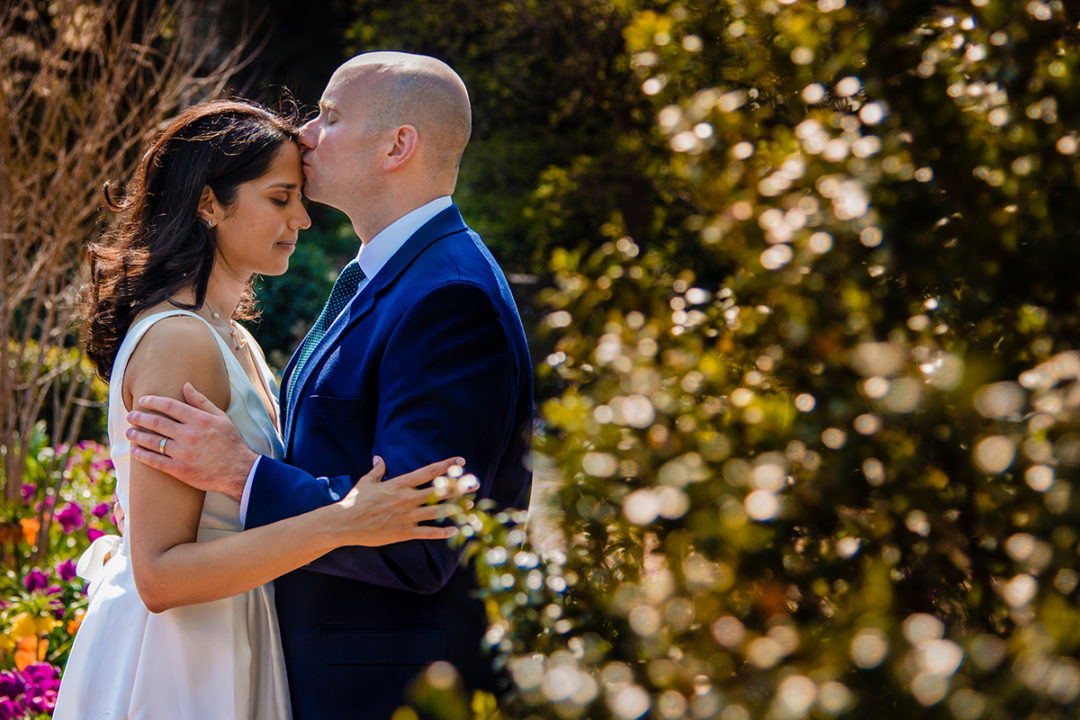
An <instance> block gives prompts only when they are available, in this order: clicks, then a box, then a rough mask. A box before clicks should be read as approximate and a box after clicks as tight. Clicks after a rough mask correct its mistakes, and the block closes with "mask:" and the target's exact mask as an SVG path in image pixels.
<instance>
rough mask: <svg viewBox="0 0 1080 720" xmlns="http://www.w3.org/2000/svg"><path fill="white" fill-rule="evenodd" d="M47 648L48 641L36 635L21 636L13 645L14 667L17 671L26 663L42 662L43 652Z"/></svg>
mask: <svg viewBox="0 0 1080 720" xmlns="http://www.w3.org/2000/svg"><path fill="white" fill-rule="evenodd" d="M48 650H49V641H48V640H46V639H45V638H39V637H37V636H36V635H31V636H29V637H24V638H21V639H20V640H19V641H18V643H17V644H16V647H15V667H16V668H18V670H19V672H22V671H23V670H25V669H26V667H27V666H28V665H33V664H34V663H39V662H44V661H45V653H46V652H48Z"/></svg>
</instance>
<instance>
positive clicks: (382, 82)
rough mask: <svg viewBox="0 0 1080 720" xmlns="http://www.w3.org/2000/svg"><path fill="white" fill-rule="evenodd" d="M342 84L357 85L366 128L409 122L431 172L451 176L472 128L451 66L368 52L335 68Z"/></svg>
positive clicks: (429, 59)
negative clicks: (366, 120)
mask: <svg viewBox="0 0 1080 720" xmlns="http://www.w3.org/2000/svg"><path fill="white" fill-rule="evenodd" d="M334 79H335V80H340V81H341V83H342V87H343V88H344V89H346V92H348V89H349V88H350V87H353V86H355V87H356V88H358V89H359V88H362V92H363V93H364V95H363V97H362V101H363V102H364V104H365V105H366V106H367V108H368V110H369V113H370V114H369V116H368V117H369V129H370V130H386V129H390V128H394V127H398V126H401V125H412V126H413V127H415V128H416V131H417V133H418V135H419V136H420V142H421V144H422V145H423V146H424V148H425V155H426V156H427V159H428V162H429V163H430V164H431V170H432V171H434V172H438V173H440V174H442V173H449V174H451V175H452V176H453V178H454V179H455V180H456V178H457V169H458V165H459V164H460V162H461V155H462V153H463V152H464V151H465V145H466V144H467V143H468V142H469V136H470V134H471V133H472V109H471V106H470V104H469V93H468V91H467V90H466V89H465V83H464V82H463V81H462V80H461V78H460V77H459V76H458V74H457V73H456V72H454V70H453V68H451V67H450V66H449V65H447V64H446V63H444V62H443V61H441V60H438V59H436V58H433V57H428V56H427V55H413V54H411V53H401V52H370V53H364V54H362V55H357V56H356V57H354V58H352V59H350V60H348V61H347V62H346V63H344V64H343V65H341V67H339V68H338V69H337V71H336V72H335V73H334Z"/></svg>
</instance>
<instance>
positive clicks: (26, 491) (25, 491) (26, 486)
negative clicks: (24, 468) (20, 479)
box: [21, 482, 37, 505]
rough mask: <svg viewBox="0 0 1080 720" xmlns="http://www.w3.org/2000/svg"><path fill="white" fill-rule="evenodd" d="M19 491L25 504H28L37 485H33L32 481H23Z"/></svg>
mask: <svg viewBox="0 0 1080 720" xmlns="http://www.w3.org/2000/svg"><path fill="white" fill-rule="evenodd" d="M21 492H22V499H23V502H24V503H26V504H27V505H29V504H30V501H31V500H33V499H34V493H36V492H37V485H34V484H33V483H25V482H24V483H23V484H22V491H21Z"/></svg>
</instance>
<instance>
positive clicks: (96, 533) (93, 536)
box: [86, 527, 105, 542]
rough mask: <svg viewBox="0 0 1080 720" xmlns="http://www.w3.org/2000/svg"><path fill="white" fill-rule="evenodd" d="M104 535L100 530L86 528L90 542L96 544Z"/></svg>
mask: <svg viewBox="0 0 1080 720" xmlns="http://www.w3.org/2000/svg"><path fill="white" fill-rule="evenodd" d="M104 534H105V533H104V532H102V531H101V530H98V529H97V528H92V527H88V528H86V537H87V538H89V539H90V542H94V541H95V540H97V539H98V538H99V537H101V536H102V535H104Z"/></svg>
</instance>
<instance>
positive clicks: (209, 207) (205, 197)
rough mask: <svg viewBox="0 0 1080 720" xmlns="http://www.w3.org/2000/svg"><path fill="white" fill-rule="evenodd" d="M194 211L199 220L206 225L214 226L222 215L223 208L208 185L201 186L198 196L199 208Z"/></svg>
mask: <svg viewBox="0 0 1080 720" xmlns="http://www.w3.org/2000/svg"><path fill="white" fill-rule="evenodd" d="M196 213H197V214H198V216H199V220H200V221H201V222H202V223H203V224H204V225H206V226H207V227H214V226H215V225H217V223H218V221H219V220H221V218H222V217H223V216H224V208H223V207H222V206H221V203H219V202H218V199H217V195H214V191H213V189H212V188H211V187H210V186H209V185H207V186H205V187H204V188H203V191H202V195H200V196H199V208H198V210H197V211H196Z"/></svg>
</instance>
